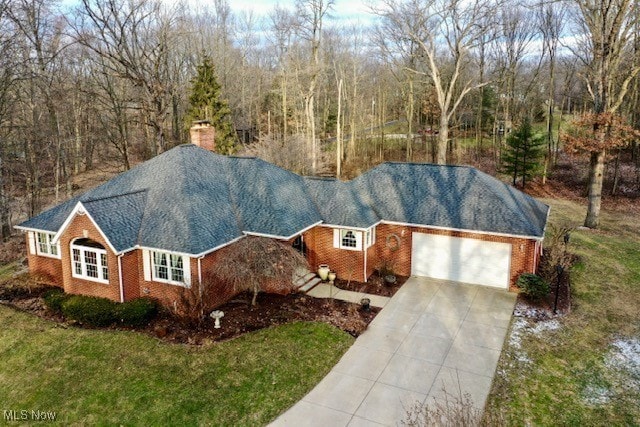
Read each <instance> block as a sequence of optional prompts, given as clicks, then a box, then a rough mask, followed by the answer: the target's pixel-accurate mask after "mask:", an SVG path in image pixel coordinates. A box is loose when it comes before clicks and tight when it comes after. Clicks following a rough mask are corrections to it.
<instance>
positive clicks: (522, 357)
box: [509, 317, 531, 364]
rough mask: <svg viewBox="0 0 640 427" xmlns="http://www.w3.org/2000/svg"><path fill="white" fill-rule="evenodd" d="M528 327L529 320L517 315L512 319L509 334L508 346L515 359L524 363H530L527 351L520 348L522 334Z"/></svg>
mask: <svg viewBox="0 0 640 427" xmlns="http://www.w3.org/2000/svg"><path fill="white" fill-rule="evenodd" d="M528 329H529V321H528V320H527V319H524V318H521V317H518V318H516V319H515V320H514V321H513V324H512V325H511V335H509V347H510V348H511V349H512V350H513V352H514V356H515V359H516V360H517V361H518V362H520V363H525V364H528V363H531V359H529V357H528V356H527V353H526V352H525V351H524V350H522V336H523V335H524V334H526V333H527V331H528Z"/></svg>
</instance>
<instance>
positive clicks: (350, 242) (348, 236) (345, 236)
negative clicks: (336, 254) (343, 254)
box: [342, 230, 358, 248]
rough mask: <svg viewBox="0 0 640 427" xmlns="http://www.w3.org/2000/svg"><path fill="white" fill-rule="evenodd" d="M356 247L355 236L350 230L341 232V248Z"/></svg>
mask: <svg viewBox="0 0 640 427" xmlns="http://www.w3.org/2000/svg"><path fill="white" fill-rule="evenodd" d="M357 246H358V241H357V240H356V235H355V233H354V232H353V231H351V230H342V247H345V248H355V247H357Z"/></svg>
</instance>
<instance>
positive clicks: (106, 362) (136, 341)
mask: <svg viewBox="0 0 640 427" xmlns="http://www.w3.org/2000/svg"><path fill="white" fill-rule="evenodd" d="M0 324H1V325H2V327H1V328H0V361H1V362H0V384H2V386H1V387H0V402H2V410H3V411H8V410H13V411H21V410H26V411H29V414H30V413H31V412H30V411H32V410H35V411H53V412H55V413H56V415H57V421H58V422H61V423H63V424H69V423H73V424H83V425H87V424H96V423H97V424H102V425H104V424H108V425H119V424H124V425H132V424H135V425H216V426H218V425H226V426H237V425H251V426H255V425H264V424H266V423H268V422H270V421H271V420H273V419H274V418H275V417H276V416H278V414H280V413H281V412H283V411H284V410H285V409H287V408H288V407H289V406H291V405H293V404H294V403H295V402H297V401H298V400H299V399H300V398H302V396H304V395H305V394H306V393H307V392H308V391H309V390H310V389H311V388H312V387H313V386H314V385H315V384H316V383H317V382H318V381H319V380H320V379H321V378H322V377H323V376H324V375H325V374H326V373H327V372H328V371H329V370H330V369H331V367H332V366H333V365H334V364H335V363H336V362H337V360H338V359H339V358H340V357H341V356H342V354H343V353H344V352H345V351H346V350H347V348H348V347H349V346H350V345H351V344H352V343H353V338H352V337H351V336H349V335H348V334H346V333H344V332H342V331H340V330H338V329H336V328H334V327H332V326H330V325H327V324H323V323H312V322H297V323H291V324H286V325H283V326H278V327H273V328H268V329H264V330H261V331H258V332H254V333H250V334H246V335H243V336H241V337H239V338H237V339H234V340H231V341H227V342H223V343H212V344H209V345H204V346H201V347H191V346H185V345H176V344H167V343H164V342H161V341H159V340H157V339H154V338H152V337H149V336H147V335H143V334H140V333H135V332H127V331H101V330H87V329H79V328H73V327H64V326H61V325H59V324H56V323H52V322H49V321H46V320H43V319H40V318H38V317H35V316H33V315H30V314H26V313H22V312H19V311H16V310H15V309H12V308H9V307H6V306H1V305H0Z"/></svg>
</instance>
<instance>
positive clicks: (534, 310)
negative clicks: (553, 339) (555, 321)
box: [513, 301, 553, 320]
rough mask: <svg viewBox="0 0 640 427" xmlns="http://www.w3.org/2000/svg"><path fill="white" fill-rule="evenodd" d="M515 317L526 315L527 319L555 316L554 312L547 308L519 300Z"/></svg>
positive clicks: (514, 313) (515, 309)
mask: <svg viewBox="0 0 640 427" xmlns="http://www.w3.org/2000/svg"><path fill="white" fill-rule="evenodd" d="M513 315H514V316H515V317H526V318H527V319H536V320H542V319H549V318H551V317H553V313H551V312H550V311H549V310H547V309H545V308H540V307H533V306H531V305H529V304H527V303H525V302H522V301H518V302H517V303H516V306H515V308H514V309H513Z"/></svg>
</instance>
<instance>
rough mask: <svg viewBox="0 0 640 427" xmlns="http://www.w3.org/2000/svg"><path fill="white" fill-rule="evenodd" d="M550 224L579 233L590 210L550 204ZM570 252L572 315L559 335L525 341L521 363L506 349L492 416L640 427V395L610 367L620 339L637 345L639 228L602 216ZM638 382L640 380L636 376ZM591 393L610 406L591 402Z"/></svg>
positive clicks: (626, 218)
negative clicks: (526, 360)
mask: <svg viewBox="0 0 640 427" xmlns="http://www.w3.org/2000/svg"><path fill="white" fill-rule="evenodd" d="M546 202H547V203H548V204H550V205H551V209H552V210H551V219H550V221H551V222H552V223H555V224H558V225H569V226H578V225H580V224H581V223H582V221H583V219H584V215H585V208H584V207H582V206H579V205H578V204H576V203H573V202H569V201H564V200H546ZM569 245H570V246H569V247H570V250H571V251H572V252H574V253H576V254H577V255H579V257H580V261H579V263H578V264H576V265H575V266H574V267H573V268H572V272H571V273H572V275H571V277H572V294H573V311H572V313H571V314H569V315H568V316H566V317H564V318H562V319H560V323H561V328H560V329H558V330H555V331H547V332H545V333H542V334H528V335H525V336H524V337H523V338H522V344H521V345H522V352H524V353H525V354H526V356H527V357H528V358H529V359H530V360H531V362H530V363H522V362H520V361H518V360H517V358H516V355H517V350H516V349H514V348H513V347H512V346H506V350H505V352H503V355H502V358H501V361H500V365H499V367H498V372H500V371H504V372H505V374H504V375H497V376H496V379H495V381H494V385H493V389H492V392H491V395H490V397H489V403H488V406H487V414H488V415H489V416H490V417H491V418H492V419H502V420H503V421H506V422H507V423H509V424H516V425H523V424H525V425H549V426H550V425H576V426H577V425H589V426H593V425H638V424H640V390H633V389H631V390H630V389H629V388H628V387H627V386H626V382H628V379H629V377H628V376H626V374H625V375H621V374H620V372H619V371H617V370H615V369H612V368H611V367H610V366H609V365H608V364H607V355H608V354H609V352H610V350H611V343H612V342H613V341H614V340H615V339H617V338H623V339H624V338H627V339H629V338H635V339H638V338H640V223H639V222H638V221H637V215H633V214H623V213H610V212H603V215H602V222H601V228H600V229H599V230H576V231H574V232H572V234H571V241H570V244H569ZM636 375H637V373H636ZM593 390H604V391H606V394H607V396H608V399H606V400H604V401H601V402H594V401H593V400H589V399H588V397H593V396H594V392H593Z"/></svg>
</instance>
